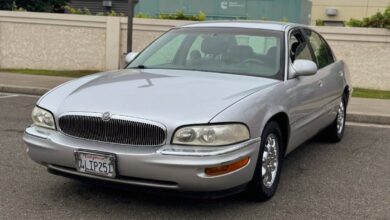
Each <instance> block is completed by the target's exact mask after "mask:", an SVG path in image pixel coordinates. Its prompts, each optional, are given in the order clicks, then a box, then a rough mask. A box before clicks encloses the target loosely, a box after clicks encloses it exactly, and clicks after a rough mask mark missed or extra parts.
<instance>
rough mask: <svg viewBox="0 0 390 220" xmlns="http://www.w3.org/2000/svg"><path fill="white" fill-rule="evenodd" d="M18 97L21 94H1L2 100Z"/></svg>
mask: <svg viewBox="0 0 390 220" xmlns="http://www.w3.org/2000/svg"><path fill="white" fill-rule="evenodd" d="M18 96H19V94H6V93H0V99H6V98H13V97H18Z"/></svg>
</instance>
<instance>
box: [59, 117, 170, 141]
mask: <svg viewBox="0 0 390 220" xmlns="http://www.w3.org/2000/svg"><path fill="white" fill-rule="evenodd" d="M59 127H60V129H61V131H62V132H63V133H65V134H67V135H70V136H73V137H79V138H84V139H88V140H96V141H102V142H107V143H116V144H128V145H134V146H158V145H162V144H164V141H165V130H164V129H163V128H162V127H160V126H157V125H154V124H150V123H144V122H138V121H130V120H123V119H117V118H113V119H111V120H109V121H103V120H102V118H101V117H97V116H84V115H64V116H62V117H60V119H59Z"/></svg>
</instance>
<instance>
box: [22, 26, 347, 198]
mask: <svg viewBox="0 0 390 220" xmlns="http://www.w3.org/2000/svg"><path fill="white" fill-rule="evenodd" d="M127 61H128V62H129V64H128V66H127V67H126V68H125V69H122V70H119V71H112V72H106V73H98V74H94V75H89V76H86V77H83V78H80V79H76V80H73V81H70V82H68V83H65V84H63V85H61V86H59V87H57V88H55V89H53V90H51V91H50V92H48V93H47V94H45V95H44V96H43V97H42V98H41V99H40V100H39V101H38V102H37V105H36V107H35V108H34V110H33V113H32V119H33V124H32V125H31V126H30V127H29V128H27V129H26V131H25V134H24V137H23V139H24V141H25V143H26V144H27V148H28V149H27V152H28V155H29V156H30V158H31V159H32V160H34V161H36V162H37V163H40V164H42V165H44V166H46V167H47V168H48V170H49V171H50V172H51V173H54V174H58V175H64V176H72V177H82V178H87V179H94V180H102V181H110V182H117V183H123V184H128V185H137V186H142V187H150V188H159V189H167V190H174V191H180V192H188V193H191V192H195V193H196V194H202V195H210V196H211V195H220V194H222V195H224V194H225V195H226V194H231V193H236V192H240V191H243V190H246V191H247V192H248V195H249V196H250V197H252V198H253V199H255V200H257V201H263V200H267V199H269V198H271V197H272V196H273V195H274V193H275V191H276V189H277V185H278V182H279V178H280V172H281V168H282V161H283V158H284V157H285V156H286V155H287V154H288V153H289V152H291V151H292V150H294V149H295V148H296V147H298V146H299V145H301V144H302V143H303V142H305V141H307V140H308V139H309V138H311V137H313V136H314V135H316V134H317V133H319V132H321V135H324V136H326V137H327V139H328V140H329V141H340V140H341V138H342V137H343V133H344V127H345V118H346V108H347V104H348V100H349V97H350V95H351V89H352V88H351V85H350V79H349V73H348V69H347V66H346V64H345V63H344V62H343V61H341V60H337V59H336V57H335V56H334V54H333V52H332V50H331V48H330V47H329V45H328V44H327V42H326V41H325V40H324V38H323V37H322V36H321V35H320V34H318V33H317V32H316V31H314V30H312V29H310V28H309V27H306V26H300V25H295V24H286V23H267V22H249V21H237V22H205V23H199V24H190V25H185V26H182V27H178V28H174V29H172V30H170V31H169V32H167V33H166V34H164V35H163V36H161V37H160V38H158V39H157V40H156V41H155V42H153V43H152V44H151V45H149V46H148V47H147V48H146V49H145V50H144V51H142V52H141V53H140V54H134V53H131V54H129V55H128V56H127Z"/></svg>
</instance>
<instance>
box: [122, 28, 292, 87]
mask: <svg viewBox="0 0 390 220" xmlns="http://www.w3.org/2000/svg"><path fill="white" fill-rule="evenodd" d="M282 54H283V32H280V31H267V30H259V29H247V28H180V29H173V30H171V31H169V32H168V33H166V34H164V35H163V36H162V37H160V38H159V39H157V40H156V41H155V42H153V43H152V44H151V45H150V46H149V47H147V48H146V49H145V50H144V51H143V52H142V53H141V54H140V55H139V56H138V57H137V58H136V59H135V60H133V61H132V62H131V63H130V64H129V66H128V67H127V68H148V69H182V70H195V71H209V72H220V73H229V74H238V75H250V76H259V77H268V78H274V79H283V74H282V71H283V64H284V62H283V56H282Z"/></svg>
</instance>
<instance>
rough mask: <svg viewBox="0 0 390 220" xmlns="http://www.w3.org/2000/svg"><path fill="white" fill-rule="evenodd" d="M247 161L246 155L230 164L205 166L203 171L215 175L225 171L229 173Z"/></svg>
mask: <svg viewBox="0 0 390 220" xmlns="http://www.w3.org/2000/svg"><path fill="white" fill-rule="evenodd" d="M248 163H249V157H246V158H244V159H242V160H239V161H237V162H234V163H232V164H228V165H223V166H218V167H212V168H206V169H205V173H206V174H207V175H209V176H217V175H222V174H225V173H230V172H233V171H235V170H238V169H240V168H242V167H244V166H245V165H247V164H248Z"/></svg>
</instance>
